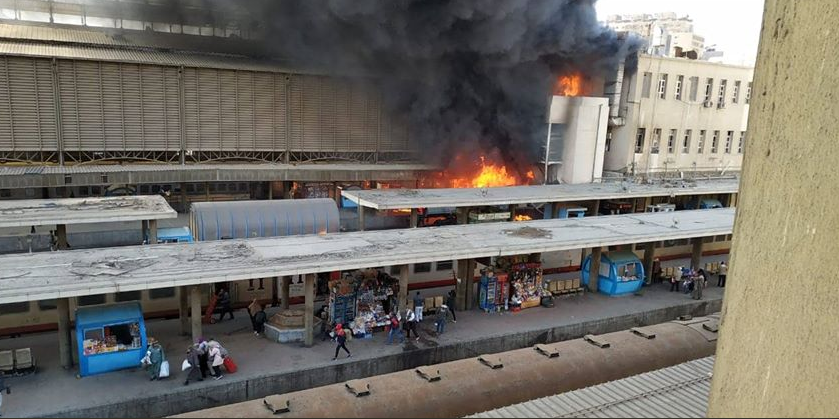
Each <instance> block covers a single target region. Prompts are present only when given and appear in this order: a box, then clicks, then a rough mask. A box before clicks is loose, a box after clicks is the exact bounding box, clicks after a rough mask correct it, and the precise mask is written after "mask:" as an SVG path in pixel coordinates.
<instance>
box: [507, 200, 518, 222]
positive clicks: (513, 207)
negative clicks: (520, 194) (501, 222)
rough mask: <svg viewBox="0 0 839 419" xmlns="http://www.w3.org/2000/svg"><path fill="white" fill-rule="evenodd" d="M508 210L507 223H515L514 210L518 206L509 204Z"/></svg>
mask: <svg viewBox="0 0 839 419" xmlns="http://www.w3.org/2000/svg"><path fill="white" fill-rule="evenodd" d="M509 208H510V220H509V221H515V220H516V208H518V205H516V204H510V205H509Z"/></svg>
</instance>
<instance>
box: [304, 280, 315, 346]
mask: <svg viewBox="0 0 839 419" xmlns="http://www.w3.org/2000/svg"><path fill="white" fill-rule="evenodd" d="M303 288H304V293H305V295H306V309H305V311H304V314H303V316H304V317H303V327H305V328H306V333H305V335H304V336H305V337H306V339H305V344H306V346H312V344H314V342H315V335H314V332H313V331H312V328H313V327H314V326H315V324H314V321H315V274H306V279H305V280H304V284H303Z"/></svg>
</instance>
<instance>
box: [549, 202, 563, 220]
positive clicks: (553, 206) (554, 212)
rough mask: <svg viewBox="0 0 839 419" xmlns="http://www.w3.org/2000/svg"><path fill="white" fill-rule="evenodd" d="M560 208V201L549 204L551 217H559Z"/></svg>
mask: <svg viewBox="0 0 839 419" xmlns="http://www.w3.org/2000/svg"><path fill="white" fill-rule="evenodd" d="M560 209H561V203H560V202H554V203H553V204H551V218H552V219H553V218H559V210H560Z"/></svg>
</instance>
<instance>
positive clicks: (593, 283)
mask: <svg viewBox="0 0 839 419" xmlns="http://www.w3.org/2000/svg"><path fill="white" fill-rule="evenodd" d="M602 254H603V248H602V247H593V248H592V249H591V265H589V271H588V289H589V290H590V291H591V292H597V286H598V281H599V278H600V256H601V255H602Z"/></svg>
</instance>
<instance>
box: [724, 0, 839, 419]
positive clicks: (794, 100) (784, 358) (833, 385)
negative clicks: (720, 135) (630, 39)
mask: <svg viewBox="0 0 839 419" xmlns="http://www.w3.org/2000/svg"><path fill="white" fill-rule="evenodd" d="M837 20H839V2H836V1H835V0H807V1H795V0H767V2H766V11H765V15H764V19H763V22H764V23H763V32H762V34H761V41H760V51H759V53H758V60H757V72H756V74H755V92H756V94H755V95H754V99H755V100H754V103H753V104H752V105H753V106H752V109H751V111H752V112H751V115H750V117H751V121H752V122H751V126H752V127H753V128H752V135H751V137H750V140H751V141H750V142H749V144H748V147H747V149H746V156H745V166H744V167H743V172H742V183H741V186H740V190H741V191H742V192H741V194H740V199H739V202H738V203H737V204H738V205H737V218H736V221H735V225H734V237H735V239H734V243H733V248H732V259H731V265H730V270H729V276H728V287H727V288H728V289H727V290H726V295H725V300H724V302H723V312H722V326H721V330H720V339H719V343H718V346H717V359H716V365H715V367H714V377H713V380H712V383H711V398H710V405H709V411H708V414H709V416H710V417H723V416H725V417H778V416H780V417H789V416H792V417H812V416H827V417H836V416H839V361H838V360H837V356H839V276H837V271H838V270H839V269H837V267H836V262H837V261H836V255H837V254H839V238H837V232H839V186H837V185H839V170H837V164H839V148H837V147H836V145H837V142H838V141H839V125H837V122H839V109H837V108H836V106H835V97H836V93H837V86H839V72H837V71H836V68H837V67H839V43H837V42H836V38H835V36H834V35H835V32H836V22H837Z"/></svg>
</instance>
